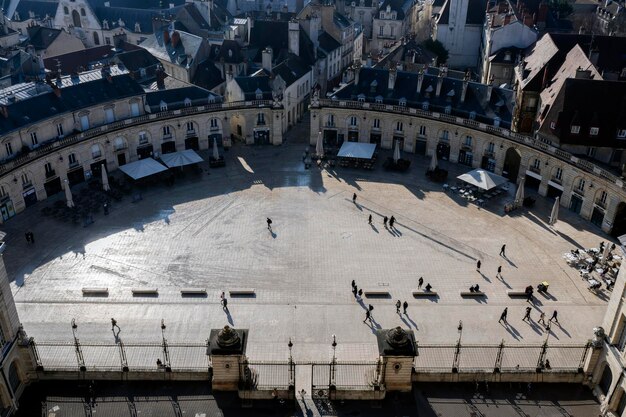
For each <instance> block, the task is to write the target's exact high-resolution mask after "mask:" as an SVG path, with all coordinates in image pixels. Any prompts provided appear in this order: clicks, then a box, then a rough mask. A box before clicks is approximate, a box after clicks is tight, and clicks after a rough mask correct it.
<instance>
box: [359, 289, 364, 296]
mask: <svg viewBox="0 0 626 417" xmlns="http://www.w3.org/2000/svg"><path fill="white" fill-rule="evenodd" d="M359 298H363V288H361V289H360V290H359Z"/></svg>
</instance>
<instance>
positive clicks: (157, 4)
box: [87, 0, 185, 10]
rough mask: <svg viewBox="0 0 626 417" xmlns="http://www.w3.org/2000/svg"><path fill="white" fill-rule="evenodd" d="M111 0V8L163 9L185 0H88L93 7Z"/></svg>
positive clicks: (180, 4)
mask: <svg viewBox="0 0 626 417" xmlns="http://www.w3.org/2000/svg"><path fill="white" fill-rule="evenodd" d="M107 1H108V2H109V5H110V7H111V8H117V7H123V8H130V9H162V10H167V9H168V8H169V4H170V3H173V4H174V6H182V5H184V4H185V0H87V2H88V3H89V5H90V6H91V7H105V6H104V3H106V2H107Z"/></svg>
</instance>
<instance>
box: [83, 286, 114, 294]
mask: <svg viewBox="0 0 626 417" xmlns="http://www.w3.org/2000/svg"><path fill="white" fill-rule="evenodd" d="M83 295H109V289H108V288H106V287H83Z"/></svg>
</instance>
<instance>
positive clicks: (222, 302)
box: [220, 291, 226, 305]
mask: <svg viewBox="0 0 626 417" xmlns="http://www.w3.org/2000/svg"><path fill="white" fill-rule="evenodd" d="M224 299H226V293H225V292H224V291H222V293H221V294H220V304H222V305H224Z"/></svg>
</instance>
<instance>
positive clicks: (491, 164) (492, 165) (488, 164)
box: [480, 155, 496, 172]
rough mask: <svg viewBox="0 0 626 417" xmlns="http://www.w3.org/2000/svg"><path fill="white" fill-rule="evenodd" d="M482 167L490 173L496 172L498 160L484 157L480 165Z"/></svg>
mask: <svg viewBox="0 0 626 417" xmlns="http://www.w3.org/2000/svg"><path fill="white" fill-rule="evenodd" d="M480 167H481V168H482V169H484V170H486V171H489V172H495V171H496V160H495V159H493V158H491V157H489V156H488V155H485V156H483V159H482V161H481V163H480Z"/></svg>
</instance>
